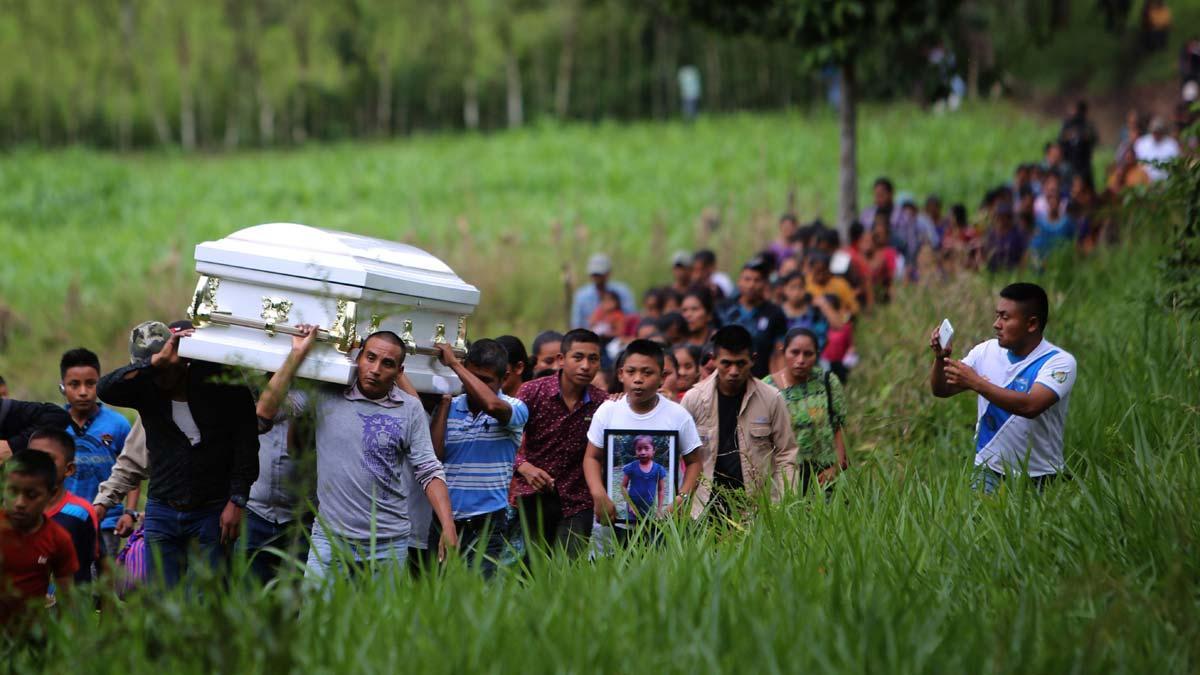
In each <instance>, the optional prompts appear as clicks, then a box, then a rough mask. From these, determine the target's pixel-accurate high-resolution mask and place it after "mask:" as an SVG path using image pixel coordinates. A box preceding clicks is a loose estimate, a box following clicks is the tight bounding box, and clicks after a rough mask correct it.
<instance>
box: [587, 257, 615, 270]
mask: <svg viewBox="0 0 1200 675" xmlns="http://www.w3.org/2000/svg"><path fill="white" fill-rule="evenodd" d="M587 271H588V274H608V273H609V272H611V271H612V261H610V260H609V259H608V256H606V255H604V254H603V253H597V254H596V255H594V256H592V257H591V258H588V266H587Z"/></svg>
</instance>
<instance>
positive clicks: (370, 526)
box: [258, 325, 458, 578]
mask: <svg viewBox="0 0 1200 675" xmlns="http://www.w3.org/2000/svg"><path fill="white" fill-rule="evenodd" d="M299 329H300V332H301V335H300V336H297V337H293V338H292V351H291V354H290V355H289V356H288V357H287V360H285V361H284V363H283V365H282V366H281V367H280V368H279V370H278V371H277V372H276V373H275V375H274V376H272V377H271V381H270V383H269V384H268V385H267V390H266V391H265V392H263V395H262V397H261V398H260V399H259V402H258V415H259V417H260V418H263V419H267V420H269V419H271V418H273V417H274V416H275V414H276V413H277V412H278V411H279V406H280V405H281V404H282V403H283V402H284V401H286V400H288V398H289V397H288V389H289V388H290V387H291V384H292V380H293V378H294V377H295V375H296V371H297V369H298V368H299V367H300V364H301V363H303V362H304V359H305V358H306V357H307V356H308V354H309V352H310V351H311V349H312V346H313V343H314V342H315V341H316V336H317V328H316V327H315V326H308V325H303V326H299ZM404 357H405V347H404V342H403V341H402V340H401V339H400V337H399V336H397V335H396V334H395V333H392V332H390V331H380V332H377V333H373V334H372V335H371V336H370V337H368V338H367V339H366V341H365V342H364V343H363V346H362V348H361V349H360V350H359V353H358V356H357V358H356V360H355V363H356V364H357V366H358V372H357V376H356V379H355V381H354V382H353V383H352V384H351V385H350V386H349V387H345V386H341V385H335V384H316V385H315V387H314V388H313V389H312V390H309V391H293V392H292V395H291V400H293V401H295V402H296V404H297V405H298V406H299V407H301V408H304V407H308V406H311V407H312V408H313V409H314V412H315V416H316V445H317V499H318V501H319V506H318V511H317V520H316V522H315V523H313V531H312V546H311V547H310V548H309V553H308V571H307V574H308V575H311V576H313V577H315V578H322V577H325V576H326V575H327V573H328V572H329V570H330V569H331V568H333V567H336V566H338V564H339V563H340V562H342V561H348V560H354V561H355V562H356V563H362V564H364V565H365V566H367V567H368V568H369V569H376V570H380V571H385V570H388V569H391V570H396V571H400V570H403V569H404V565H405V557H406V555H407V553H408V542H409V535H410V532H411V529H412V526H411V520H410V512H411V505H410V503H409V495H408V494H407V492H406V490H405V486H406V485H410V484H411V483H410V481H409V480H408V478H407V474H408V473H409V472H411V473H412V474H413V475H414V476H415V477H416V482H415V484H416V485H419V486H420V487H421V488H422V489H423V490H424V492H425V495H426V496H427V497H428V498H429V501H430V503H431V504H432V506H433V510H434V513H435V514H436V515H437V518H438V521H439V522H440V523H441V525H442V537H441V542H440V545H439V547H438V548H439V550H438V556H439V559H442V558H444V556H445V553H446V549H447V548H453V547H456V546H457V545H458V537H457V535H456V530H455V527H454V517H453V516H452V515H451V511H450V495H449V492H448V491H447V489H446V476H445V473H444V471H443V469H442V463H441V462H439V461H438V458H437V456H436V455H435V454H434V451H433V443H432V441H431V439H430V435H429V420H428V418H427V417H426V416H425V410H424V408H422V407H421V401H420V399H418V398H417V397H415V396H412V395H411V394H408V393H405V392H404V391H403V390H402V389H400V387H398V386H397V385H396V378H397V376H399V375H400V373H401V372H403V370H404ZM335 547H337V549H338V551H340V553H335Z"/></svg>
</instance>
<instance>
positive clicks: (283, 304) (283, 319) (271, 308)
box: [259, 295, 292, 337]
mask: <svg viewBox="0 0 1200 675" xmlns="http://www.w3.org/2000/svg"><path fill="white" fill-rule="evenodd" d="M291 311H292V301H291V300H288V299H287V298H281V297H279V296H274V295H271V296H268V295H264V296H263V299H262V314H260V315H259V316H261V317H262V320H263V321H264V322H266V326H265V327H264V328H263V330H264V331H266V333H267V337H275V324H279V323H287V320H288V314H289V313H290V312H291Z"/></svg>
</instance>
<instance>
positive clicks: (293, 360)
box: [255, 324, 318, 420]
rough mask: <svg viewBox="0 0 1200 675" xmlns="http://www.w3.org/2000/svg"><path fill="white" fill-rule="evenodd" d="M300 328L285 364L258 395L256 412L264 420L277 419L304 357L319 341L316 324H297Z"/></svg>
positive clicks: (293, 338)
mask: <svg viewBox="0 0 1200 675" xmlns="http://www.w3.org/2000/svg"><path fill="white" fill-rule="evenodd" d="M296 328H298V329H299V330H300V335H296V336H293V337H292V351H291V353H289V354H288V357H287V358H286V359H284V361H283V365H282V366H280V367H279V370H277V371H275V374H274V375H272V376H271V381H270V382H268V383H267V388H266V389H265V390H264V391H263V393H262V395H260V396H259V397H258V405H257V406H256V410H255V412H257V413H258V416H259V417H260V418H261V419H264V420H270V419H275V415H276V414H278V413H279V406H280V405H281V404H282V403H283V400H284V399H285V398H287V393H288V389H289V388H290V387H291V386H292V380H293V379H295V377H296V371H297V370H299V368H300V364H301V363H304V359H306V358H307V357H308V353H309V352H310V351H311V350H312V346H313V344H314V343H315V342H316V341H317V331H318V328H317V327H316V326H310V325H308V324H302V325H299V326H296Z"/></svg>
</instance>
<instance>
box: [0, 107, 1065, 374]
mask: <svg viewBox="0 0 1200 675" xmlns="http://www.w3.org/2000/svg"><path fill="white" fill-rule="evenodd" d="M1056 131H1057V130H1056V129H1055V128H1053V127H1051V126H1049V125H1046V124H1043V123H1041V122H1040V121H1038V120H1035V119H1031V118H1030V117H1028V116H1024V115H1022V114H1021V113H1020V112H1019V111H1018V110H1017V109H1015V108H1012V107H1009V106H1007V105H994V106H980V107H974V108H969V109H967V110H964V111H961V112H960V113H957V114H953V115H948V116H940V117H939V116H933V115H928V114H925V113H923V112H922V111H920V110H918V109H916V108H913V107H909V106H897V107H887V108H882V107H868V108H866V109H865V110H864V111H863V114H862V116H861V119H860V138H859V153H860V165H859V168H860V177H861V179H862V180H861V183H862V185H863V199H864V203H865V200H867V199H869V189H870V182H871V181H872V180H873V179H874V177H875V176H877V175H880V174H888V175H891V176H892V177H893V178H895V179H896V181H897V185H898V187H899V188H900V189H901V190H908V191H912V192H913V193H915V194H917V195H918V196H921V197H923V196H924V194H926V193H928V192H938V193H940V194H941V195H942V196H943V197H944V198H945V199H946V200H947V203H951V202H952V201H954V200H964V201H966V202H968V203H977V201H976V200H978V199H979V198H980V197H981V196H982V194H983V192H984V190H985V189H986V187H988V186H990V185H993V184H995V183H997V182H999V181H1001V180H1004V179H1006V178H1008V177H1009V176H1010V173H1011V170H1012V166H1013V165H1014V163H1015V162H1016V161H1018V160H1020V159H1028V158H1033V157H1037V156H1038V155H1039V154H1040V152H1041V144H1042V142H1044V140H1045V139H1046V138H1049V137H1050V136H1051V135H1053V134H1054V133H1056ZM837 137H838V136H837V123H836V120H835V119H834V117H833V116H832V115H831V114H821V113H817V114H805V115H802V114H798V113H793V114H777V115H765V116H764V115H733V116H723V117H711V118H704V119H701V120H700V121H699V122H698V123H696V124H695V125H692V126H687V125H684V124H682V123H665V124H663V123H644V124H634V125H615V124H602V125H598V126H584V125H577V126H568V127H537V128H530V129H525V130H521V131H516V132H506V133H502V134H496V135H494V136H487V137H484V136H461V135H456V136H429V137H423V138H417V139H415V140H411V141H402V142H392V143H385V144H363V143H356V144H342V145H331V146H320V147H312V148H306V149H302V150H297V151H294V152H287V151H276V152H263V153H247V154H238V155H232V156H181V155H169V154H161V155H160V154H152V155H135V156H113V155H104V154H96V153H92V152H86V151H80V150H76V151H64V152H55V153H34V154H28V153H17V154H11V155H6V156H2V157H0V185H3V186H4V187H3V192H2V193H0V313H2V312H3V310H4V308H6V307H7V308H9V309H10V310H11V311H12V312H14V313H15V320H14V323H15V326H13V327H11V328H10V331H9V332H10V333H11V334H12V338H11V341H10V344H9V347H8V349H7V350H5V351H3V352H0V374H3V375H4V376H5V377H6V378H8V379H9V380H11V382H12V385H13V388H14V391H15V393H16V394H19V395H23V396H27V397H49V396H53V395H55V394H54V382H55V379H54V373H53V372H52V371H53V366H49V364H52V363H55V362H56V361H57V358H58V355H59V354H61V352H62V351H64V350H66V349H69V348H71V347H75V346H78V345H80V344H84V345H88V346H90V347H92V348H93V349H97V350H98V351H99V353H100V354H101V357H102V359H103V362H104V363H108V364H115V363H118V362H120V361H121V360H123V359H124V358H125V356H124V354H125V349H126V344H125V343H126V339H127V335H128V330H129V328H130V327H131V326H132V325H135V324H136V323H138V322H140V321H142V320H145V319H147V318H161V319H163V320H170V319H172V318H177V317H178V316H179V315H180V314H181V313H182V312H183V309H184V307H185V306H186V304H187V299H188V297H189V293H190V290H191V288H192V287H193V285H194V283H195V276H194V273H193V271H192V270H193V262H192V249H193V247H194V246H195V244H196V243H198V242H200V241H204V240H208V239H215V238H219V237H222V236H225V235H227V234H229V233H230V232H232V231H234V230H237V229H239V228H242V227H247V226H250V225H255V224H258V223H262V222H272V221H295V222H301V223H306V224H310V225H315V226H319V227H327V228H333V229H344V230H349V231H353V232H359V233H363V234H369V235H375V236H381V237H385V238H389V239H397V240H405V241H411V242H415V243H417V244H418V245H420V246H422V247H424V248H426V249H428V250H430V251H431V252H433V253H434V254H436V255H438V256H440V257H442V258H444V259H446V260H447V262H449V263H450V265H451V266H452V267H454V269H455V270H456V271H457V272H458V273H459V274H460V275H461V276H462V277H464V278H465V279H467V280H468V281H470V282H472V283H474V284H476V285H478V286H479V287H480V288H481V289H482V291H483V301H482V304H481V305H480V308H479V311H478V312H477V315H476V317H477V318H476V320H473V321H472V322H471V332H472V334H473V335H477V336H478V335H489V334H490V335H497V334H501V333H505V332H513V333H516V334H518V335H523V336H525V337H527V338H532V336H533V335H534V334H535V333H536V332H538V331H540V330H542V329H545V328H552V327H553V328H562V327H563V325H564V324H565V323H566V311H565V304H566V303H565V299H564V298H565V292H564V290H563V279H562V266H563V265H567V266H568V267H569V268H570V270H571V271H572V273H573V274H574V280H575V282H576V283H581V282H584V281H586V279H585V278H584V273H583V272H584V262H585V261H586V259H587V256H588V255H589V254H591V253H592V252H594V251H597V250H605V251H608V252H610V253H611V254H612V255H613V257H614V260H615V265H616V272H615V273H616V276H617V277H619V278H621V279H624V280H625V281H627V282H629V283H631V284H633V285H634V286H635V287H637V288H645V287H647V286H649V285H652V284H661V283H664V282H665V281H666V280H667V279H669V278H670V274H669V273H670V270H669V265H670V262H669V261H670V256H671V253H672V252H673V251H674V250H675V249H681V248H682V249H688V250H693V249H695V248H697V247H699V246H702V245H707V246H711V247H712V248H714V249H716V250H717V251H719V253H720V256H721V262H722V264H723V265H724V266H725V267H727V268H732V269H736V268H737V266H738V264H739V262H740V261H741V260H743V259H745V258H746V257H748V256H749V255H751V254H752V253H753V251H754V250H755V247H756V246H760V245H762V244H763V243H765V242H766V241H767V240H769V239H770V238H771V237H773V236H774V234H775V220H776V218H777V216H778V215H779V214H780V213H781V212H782V211H784V209H785V208H786V207H787V197H788V194H789V192H794V194H795V201H796V204H795V206H796V208H797V210H798V212H799V213H800V215H801V216H802V217H803V218H805V219H810V218H813V217H815V216H817V215H822V216H824V217H825V218H826V220H827V221H828V220H830V219H832V218H833V217H834V215H835V213H836V206H837V205H836V195H837V185H836V181H837V170H836V167H837V153H838V145H837ZM706 213H707V214H709V217H706ZM702 222H716V223H717V227H716V229H715V231H712V230H710V228H709V227H708V226H707V225H704V224H702ZM48 366H49V367H48Z"/></svg>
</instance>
